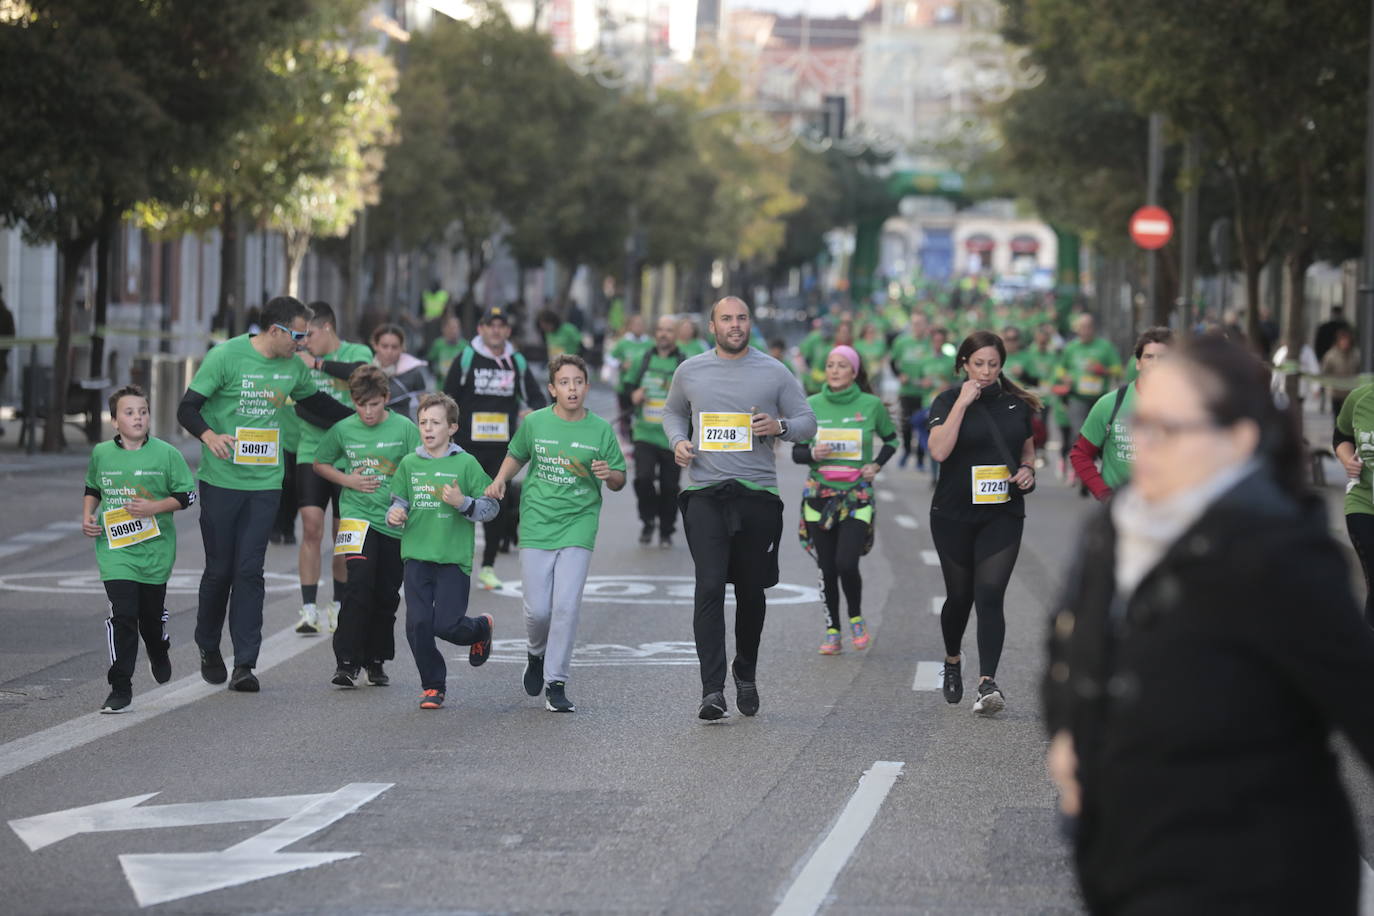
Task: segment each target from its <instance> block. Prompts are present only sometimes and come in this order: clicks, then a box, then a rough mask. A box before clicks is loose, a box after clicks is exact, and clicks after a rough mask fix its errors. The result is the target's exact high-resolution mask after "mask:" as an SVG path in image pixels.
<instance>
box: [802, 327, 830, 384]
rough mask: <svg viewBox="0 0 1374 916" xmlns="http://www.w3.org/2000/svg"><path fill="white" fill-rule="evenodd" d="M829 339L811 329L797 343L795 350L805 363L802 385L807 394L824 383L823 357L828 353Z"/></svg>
mask: <svg viewBox="0 0 1374 916" xmlns="http://www.w3.org/2000/svg"><path fill="white" fill-rule="evenodd" d="M830 350H831V347H830V341H829V340H827V339H826V337H825V335H824V334H822V333H821V332H820V331H818V330H817V331H812V332H811V333H809V334H807V335H806V336H805V337H803V338H802V340H801V343H799V344H797V352H799V353H800V354H801V358H802V360H803V361H804V362H805V363H806V375H804V376H803V377H802V387H803V388H805V389H806V393H807V394H815V393H816V392H817V391H820V390H821V387H822V386H823V385H824V384H825V357H826V355H827V354H829V353H830Z"/></svg>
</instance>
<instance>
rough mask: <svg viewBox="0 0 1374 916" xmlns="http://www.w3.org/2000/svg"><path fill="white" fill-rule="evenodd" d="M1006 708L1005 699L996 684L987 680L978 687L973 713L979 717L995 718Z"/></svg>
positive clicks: (989, 679)
mask: <svg viewBox="0 0 1374 916" xmlns="http://www.w3.org/2000/svg"><path fill="white" fill-rule="evenodd" d="M1006 708H1007V701H1006V698H1005V697H1003V696H1002V688H1000V687H998V686H997V682H996V681H994V680H993V679H992V678H988V679H987V680H986V681H983V682H982V683H981V684H979V685H978V699H977V700H975V701H974V702H973V711H974V712H975V713H977V714H978V715H980V716H995V715H997V713H999V712H1001V711H1002V710H1003V709H1006Z"/></svg>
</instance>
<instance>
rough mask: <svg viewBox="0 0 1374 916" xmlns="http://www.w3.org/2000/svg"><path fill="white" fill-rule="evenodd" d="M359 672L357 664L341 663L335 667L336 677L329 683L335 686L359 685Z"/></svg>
mask: <svg viewBox="0 0 1374 916" xmlns="http://www.w3.org/2000/svg"><path fill="white" fill-rule="evenodd" d="M358 674H359V671H358V666H357V665H340V666H339V667H337V668H335V669H334V677H333V678H332V679H331V680H330V682H329V683H331V684H333V685H334V686H335V687H357V686H358Z"/></svg>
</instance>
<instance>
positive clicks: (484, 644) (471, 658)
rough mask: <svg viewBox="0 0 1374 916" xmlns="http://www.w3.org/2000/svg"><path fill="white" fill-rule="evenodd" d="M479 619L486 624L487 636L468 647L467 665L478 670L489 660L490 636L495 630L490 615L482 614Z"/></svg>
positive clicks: (494, 622) (493, 621) (494, 624)
mask: <svg viewBox="0 0 1374 916" xmlns="http://www.w3.org/2000/svg"><path fill="white" fill-rule="evenodd" d="M479 619H482V620H485V621H486V622H487V635H486V637H485V638H484V639H479V640H477V642H475V643H473V644H472V645H471V646H469V647H468V664H469V665H471V666H472V667H474V668H480V667H481V666H483V665H485V664H486V663H487V659H489V658H491V634H492V632H493V631H494V630H495V629H496V621H495V620H493V619H492V617H491V615H490V614H482V615H481V617H480V618H479Z"/></svg>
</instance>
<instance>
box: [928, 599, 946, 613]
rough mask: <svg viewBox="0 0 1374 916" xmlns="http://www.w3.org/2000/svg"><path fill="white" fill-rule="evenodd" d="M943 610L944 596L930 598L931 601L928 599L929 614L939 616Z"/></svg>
mask: <svg viewBox="0 0 1374 916" xmlns="http://www.w3.org/2000/svg"><path fill="white" fill-rule="evenodd" d="M944 609H945V596H944V595H936V596H935V597H934V598H931V599H930V612H931V613H932V614H939V613H940V612H941V611H943V610H944Z"/></svg>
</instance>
